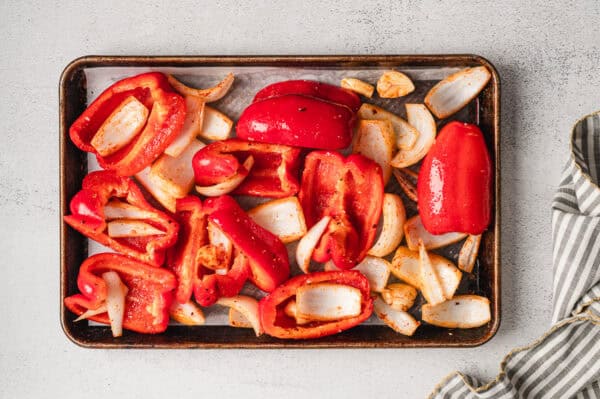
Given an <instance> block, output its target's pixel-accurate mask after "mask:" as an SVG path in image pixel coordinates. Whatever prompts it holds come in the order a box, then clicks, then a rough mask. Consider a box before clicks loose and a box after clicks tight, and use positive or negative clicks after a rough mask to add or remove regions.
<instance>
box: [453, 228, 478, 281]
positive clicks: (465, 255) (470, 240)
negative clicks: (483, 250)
mask: <svg viewBox="0 0 600 399" xmlns="http://www.w3.org/2000/svg"><path fill="white" fill-rule="evenodd" d="M480 244H481V234H479V235H476V236H474V235H469V236H468V237H467V239H466V240H465V242H464V244H463V246H462V247H461V248H460V253H459V254H458V268H459V269H460V270H463V271H465V272H467V273H471V272H472V271H473V266H475V261H476V260H477V254H478V253H479V245H480Z"/></svg>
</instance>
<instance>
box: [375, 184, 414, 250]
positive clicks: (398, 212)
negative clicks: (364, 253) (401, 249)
mask: <svg viewBox="0 0 600 399" xmlns="http://www.w3.org/2000/svg"><path fill="white" fill-rule="evenodd" d="M382 217H383V223H382V227H381V233H379V237H378V238H377V241H376V242H375V244H374V245H373V247H371V249H370V250H369V255H373V256H380V257H383V256H387V255H389V254H390V253H392V251H393V250H394V249H396V248H397V247H398V245H400V242H401V241H402V237H403V236H404V223H405V222H406V210H405V208H404V203H403V202H402V199H401V198H400V197H399V196H398V195H396V194H389V193H385V194H384V195H383V206H382Z"/></svg>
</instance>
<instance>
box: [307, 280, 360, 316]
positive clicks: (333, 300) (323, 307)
mask: <svg viewBox="0 0 600 399" xmlns="http://www.w3.org/2000/svg"><path fill="white" fill-rule="evenodd" d="M361 299H362V294H361V292H360V290H359V289H358V288H355V287H351V286H348V285H342V284H332V283H317V284H309V285H303V286H301V287H298V289H297V290H296V317H300V318H303V319H310V320H318V321H332V320H340V319H345V318H348V317H354V316H358V315H359V314H360V312H361Z"/></svg>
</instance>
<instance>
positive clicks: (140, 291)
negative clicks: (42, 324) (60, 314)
mask: <svg viewBox="0 0 600 399" xmlns="http://www.w3.org/2000/svg"><path fill="white" fill-rule="evenodd" d="M108 271H115V272H117V273H118V274H119V277H120V278H121V281H123V283H124V284H125V285H126V286H127V288H128V292H127V296H126V297H125V314H124V317H123V327H124V328H126V329H127V330H131V331H136V332H139V333H145V334H156V333H161V332H163V331H165V330H166V329H167V325H168V324H169V307H170V306H171V303H172V302H173V290H174V289H175V286H176V284H177V282H176V280H175V276H173V273H171V272H170V271H168V270H166V269H161V268H157V267H152V266H148V265H146V264H144V263H142V262H139V261H137V260H135V259H131V258H128V257H125V256H122V255H119V254H112V253H103V254H97V255H94V256H91V257H89V258H88V259H86V260H85V261H84V262H83V263H82V264H81V267H80V268H79V275H78V276H77V286H78V287H79V291H81V294H75V295H72V296H69V297H67V298H65V306H66V307H67V308H68V309H69V310H71V311H72V312H73V313H75V314H77V315H81V314H82V313H83V312H85V311H86V310H89V309H97V308H98V307H100V306H101V305H102V304H103V303H104V302H105V300H106V296H107V288H106V283H105V282H104V280H103V279H102V274H103V273H105V272H108ZM90 319H91V320H93V321H96V322H98V323H105V324H109V323H110V322H109V319H108V314H107V313H102V314H98V315H96V316H92V317H90Z"/></svg>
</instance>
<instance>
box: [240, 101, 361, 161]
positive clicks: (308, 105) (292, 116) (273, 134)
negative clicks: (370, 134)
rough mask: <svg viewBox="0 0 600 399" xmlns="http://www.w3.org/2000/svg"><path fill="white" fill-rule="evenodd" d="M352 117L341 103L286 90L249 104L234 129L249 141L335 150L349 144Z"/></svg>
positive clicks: (353, 113) (353, 114) (353, 115)
mask: <svg viewBox="0 0 600 399" xmlns="http://www.w3.org/2000/svg"><path fill="white" fill-rule="evenodd" d="M355 117H356V113H355V112H354V111H352V110H351V109H350V108H348V107H346V106H344V105H340V104H336V103H332V102H328V101H324V100H321V99H319V98H315V97H307V96H303V95H299V94H286V95H283V96H280V97H271V98H266V99H264V100H261V101H257V102H254V103H252V104H250V105H249V106H248V107H247V108H246V109H245V110H244V112H242V115H241V116H240V118H239V120H238V123H237V126H236V132H237V136H238V137H239V138H241V139H246V140H249V141H258V142H262V143H271V144H285V145H291V146H294V147H305V148H318V149H327V150H338V149H342V148H345V147H347V146H348V145H350V142H351V141H352V133H353V132H352V131H353V126H354V122H355V119H356V118H355Z"/></svg>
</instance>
